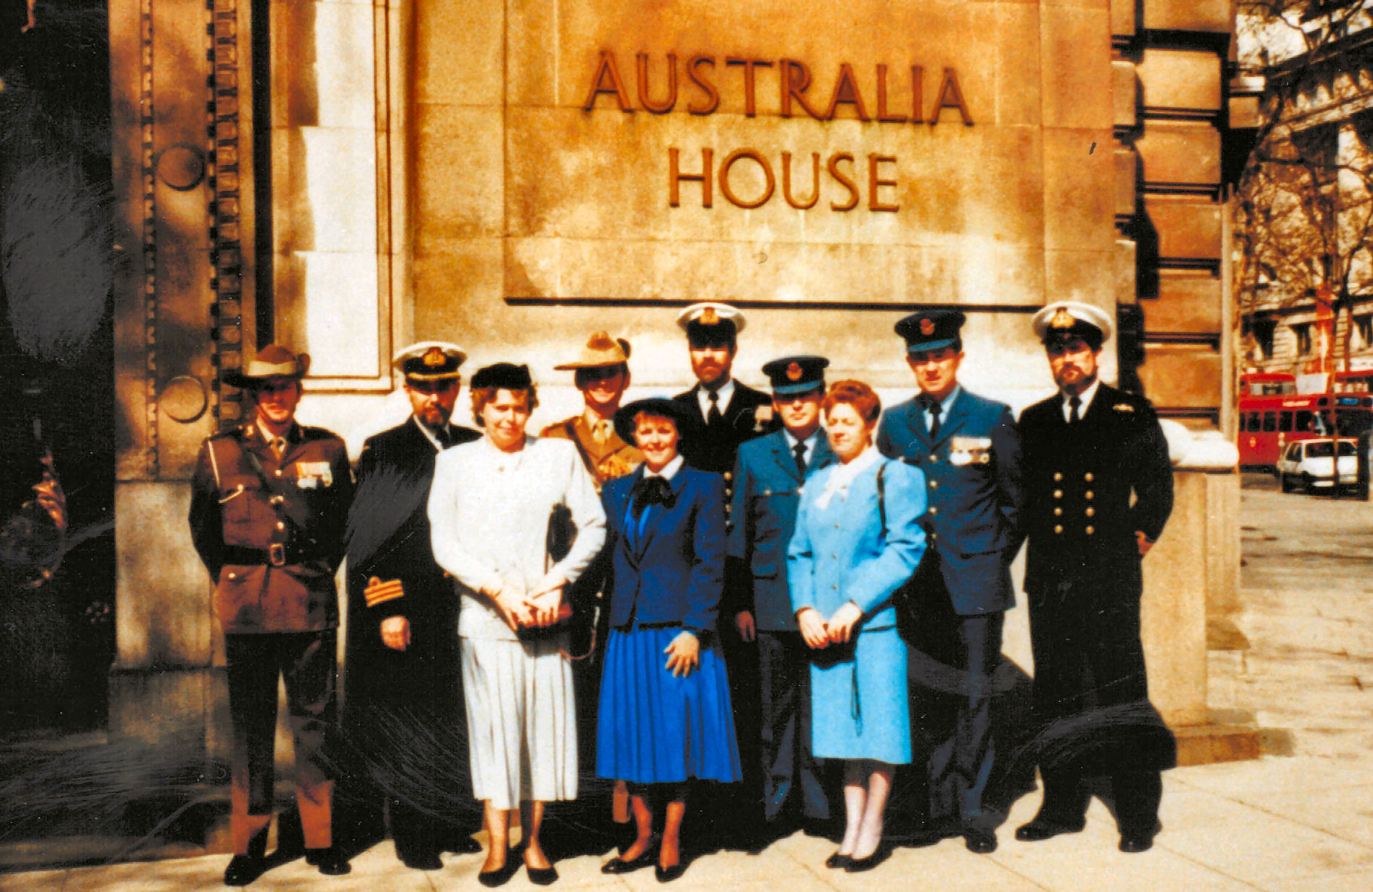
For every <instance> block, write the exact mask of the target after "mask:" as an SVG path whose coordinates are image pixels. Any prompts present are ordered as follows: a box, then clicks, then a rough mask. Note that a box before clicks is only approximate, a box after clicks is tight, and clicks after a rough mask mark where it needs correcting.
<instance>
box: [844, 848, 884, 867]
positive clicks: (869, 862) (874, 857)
mask: <svg viewBox="0 0 1373 892" xmlns="http://www.w3.org/2000/svg"><path fill="white" fill-rule="evenodd" d="M889 857H891V848H890V847H889V846H887V845H885V844H878V846H877V850H876V851H875V852H873V853H872V854H871V855H869V856H868V857H866V858H852V857H851V858H849V863H848V864H845V865H844V870H845V871H847V872H848V873H862V872H863V871H865V870H872V869H873V868H874V867H876V866H877V865H879V864H881V863H882V862H883V861H886V860H887V859H888V858H889Z"/></svg>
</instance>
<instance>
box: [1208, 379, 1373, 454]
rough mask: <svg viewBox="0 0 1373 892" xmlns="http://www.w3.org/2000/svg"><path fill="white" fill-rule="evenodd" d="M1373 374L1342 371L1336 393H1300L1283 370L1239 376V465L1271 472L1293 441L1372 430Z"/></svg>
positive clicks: (1336, 381) (1295, 384)
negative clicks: (1372, 388)
mask: <svg viewBox="0 0 1373 892" xmlns="http://www.w3.org/2000/svg"><path fill="white" fill-rule="evenodd" d="M1371 379H1373V372H1338V373H1336V375H1335V382H1334V386H1335V390H1334V392H1323V393H1298V392H1297V378H1296V376H1295V375H1291V374H1287V373H1285V372H1251V373H1248V374H1245V375H1243V376H1241V378H1240V398H1239V425H1238V431H1237V433H1236V444H1235V445H1236V446H1238V447H1239V454H1240V466H1241V467H1244V468H1258V469H1268V470H1272V469H1273V468H1274V467H1275V466H1276V465H1277V462H1278V456H1279V455H1281V454H1282V451H1283V449H1285V448H1286V447H1287V444H1288V443H1291V442H1292V441H1293V440H1308V439H1311V438H1312V437H1329V436H1340V437H1357V436H1358V435H1360V434H1362V433H1364V432H1365V431H1367V430H1369V429H1370V428H1373V394H1370V392H1369V390H1368V385H1369V382H1370V380H1371Z"/></svg>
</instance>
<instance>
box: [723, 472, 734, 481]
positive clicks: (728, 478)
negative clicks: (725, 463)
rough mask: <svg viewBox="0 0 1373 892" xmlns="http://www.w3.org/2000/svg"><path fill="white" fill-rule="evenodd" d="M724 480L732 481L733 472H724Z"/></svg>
mask: <svg viewBox="0 0 1373 892" xmlns="http://www.w3.org/2000/svg"><path fill="white" fill-rule="evenodd" d="M725 479H726V480H733V479H734V474H733V472H731V471H726V472H725Z"/></svg>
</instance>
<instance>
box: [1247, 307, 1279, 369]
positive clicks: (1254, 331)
mask: <svg viewBox="0 0 1373 892" xmlns="http://www.w3.org/2000/svg"><path fill="white" fill-rule="evenodd" d="M1277 327H1278V325H1277V322H1276V321H1275V320H1273V319H1271V318H1268V317H1266V316H1255V317H1254V318H1253V319H1251V320H1250V321H1249V333H1250V334H1251V335H1252V336H1253V338H1254V344H1255V345H1256V346H1257V347H1258V348H1259V355H1260V357H1261V358H1263V359H1272V358H1273V332H1274V331H1275V330H1276V329H1277Z"/></svg>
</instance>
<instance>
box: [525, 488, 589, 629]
mask: <svg viewBox="0 0 1373 892" xmlns="http://www.w3.org/2000/svg"><path fill="white" fill-rule="evenodd" d="M576 541H577V525H576V524H574V523H573V522H572V509H571V508H568V507H567V506H566V505H564V504H562V503H561V502H559V503H558V504H556V505H554V506H553V510H552V511H550V512H549V513H548V532H547V534H546V535H545V539H544V552H545V553H546V554H547V555H548V557H547V558H545V560H544V568H545V569H547V568H548V567H551V566H553V565H554V564H556V563H557V562H558V561H560V560H562V559H563V558H565V557H567V553H568V552H569V551H571V550H572V544H573V543H574V542H576ZM569 589H570V586H569ZM571 594H572V593H571V591H569V590H566V589H565V590H564V591H563V600H562V605H561V606H560V607H559V608H558V621H557V622H555V623H554V624H553V625H551V626H538V627H530V628H522V629H519V630H518V631H516V633H515V634H516V635H518V636H519V637H520V639H521V640H523V641H539V640H541V639H544V638H549V637H552V636H553V635H556V634H558V633H559V632H562V631H563V630H564V629H566V628H567V627H568V626H570V625H571V624H572V616H573V610H572V598H571Z"/></svg>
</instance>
